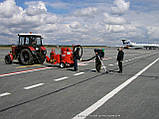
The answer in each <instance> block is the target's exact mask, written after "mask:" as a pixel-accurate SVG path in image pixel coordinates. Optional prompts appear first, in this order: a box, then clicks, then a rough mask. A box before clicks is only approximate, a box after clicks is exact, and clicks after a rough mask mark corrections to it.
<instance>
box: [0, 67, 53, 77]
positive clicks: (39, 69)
mask: <svg viewBox="0 0 159 119" xmlns="http://www.w3.org/2000/svg"><path fill="white" fill-rule="evenodd" d="M47 69H52V67H43V68H35V69H28V70H23V71H17V72H11V73H4V74H0V77H6V76H13V75H18V74H24V73H30V72H36V71H42V70H47Z"/></svg>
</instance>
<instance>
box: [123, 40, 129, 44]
mask: <svg viewBox="0 0 159 119" xmlns="http://www.w3.org/2000/svg"><path fill="white" fill-rule="evenodd" d="M122 43H123V45H128V44H130V41H127V40H122Z"/></svg>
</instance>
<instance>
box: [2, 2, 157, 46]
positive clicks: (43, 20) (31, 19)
mask: <svg viewBox="0 0 159 119" xmlns="http://www.w3.org/2000/svg"><path fill="white" fill-rule="evenodd" d="M158 6H159V1H158V0H40V1H39V0H0V44H12V43H16V40H17V36H16V35H17V33H19V32H30V31H32V32H35V33H41V34H43V36H44V37H45V41H44V43H45V44H70V45H71V44H88V45H89V44H90V45H91V44H92V45H96V44H97V45H101V44H105V45H110V46H116V45H120V44H121V42H120V40H121V39H129V40H132V41H134V42H144V43H146V42H147V41H149V42H152V43H159V41H158V39H159V30H158V27H159V23H158V21H159V7H158Z"/></svg>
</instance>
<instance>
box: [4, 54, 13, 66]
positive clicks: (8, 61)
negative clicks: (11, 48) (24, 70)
mask: <svg viewBox="0 0 159 119" xmlns="http://www.w3.org/2000/svg"><path fill="white" fill-rule="evenodd" d="M4 60H5V63H6V64H12V60H11V57H10V55H6V56H5V59H4Z"/></svg>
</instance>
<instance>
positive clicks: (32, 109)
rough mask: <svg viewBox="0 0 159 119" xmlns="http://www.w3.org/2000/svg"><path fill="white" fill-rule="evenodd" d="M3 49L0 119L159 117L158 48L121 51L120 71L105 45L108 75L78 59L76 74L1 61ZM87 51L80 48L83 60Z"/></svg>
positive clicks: (48, 66)
mask: <svg viewBox="0 0 159 119" xmlns="http://www.w3.org/2000/svg"><path fill="white" fill-rule="evenodd" d="M48 51H49V52H50V49H48ZM8 52H9V50H8V49H0V119H85V118H86V119H115V118H117V119H150V118H151V119H158V118H159V113H158V112H159V100H158V99H159V92H158V90H159V80H158V79H159V73H158V71H159V51H158V50H133V49H131V50H126V49H125V50H124V52H125V57H124V61H123V65H124V66H123V68H124V69H123V73H122V74H119V73H117V72H116V70H117V69H118V68H117V63H116V55H117V50H116V49H115V48H106V49H105V58H104V64H105V65H106V67H107V69H108V70H109V71H110V73H108V74H105V73H104V70H102V71H101V73H97V72H95V70H94V68H95V67H94V61H90V62H79V71H78V72H74V71H72V69H73V68H65V69H60V68H59V67H58V66H57V65H51V64H48V63H44V64H43V65H39V64H35V65H28V66H22V65H20V64H18V62H17V61H16V62H14V63H13V64H11V65H6V64H5V63H4V60H3V58H4V56H5V55H6V54H7V53H8ZM49 52H48V54H49ZM93 55H94V52H93V49H91V48H85V49H84V56H83V59H87V58H90V57H92V56H93Z"/></svg>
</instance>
